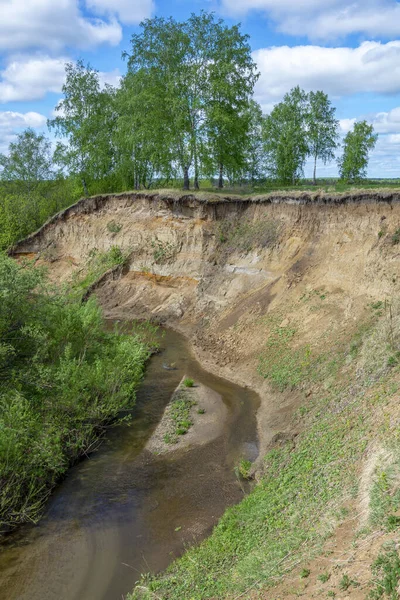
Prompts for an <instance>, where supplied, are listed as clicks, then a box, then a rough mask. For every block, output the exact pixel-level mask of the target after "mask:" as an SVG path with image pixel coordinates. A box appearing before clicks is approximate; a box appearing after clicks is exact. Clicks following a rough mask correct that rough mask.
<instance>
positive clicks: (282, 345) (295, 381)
mask: <svg viewBox="0 0 400 600" xmlns="http://www.w3.org/2000/svg"><path fill="white" fill-rule="evenodd" d="M278 320H279V319H278ZM275 321H276V319H275ZM271 324H272V327H271V329H270V333H269V336H268V339H267V342H266V345H265V350H264V352H263V354H262V355H261V357H260V360H259V366H258V372H259V373H260V375H262V377H264V378H265V379H269V380H270V382H271V383H272V384H273V385H274V386H275V387H276V388H277V389H278V390H279V391H283V390H285V389H286V388H291V389H294V388H295V387H297V386H298V385H299V384H300V383H301V382H302V381H304V380H305V379H307V377H308V376H309V375H310V371H311V368H314V366H315V363H316V358H315V357H313V355H312V351H311V348H310V346H303V347H301V348H297V349H293V348H292V341H293V338H294V336H295V335H296V329H295V328H294V327H293V326H291V327H279V326H277V325H276V323H275V324H274V323H273V322H272V323H271Z"/></svg>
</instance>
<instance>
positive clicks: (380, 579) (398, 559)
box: [368, 542, 400, 600]
mask: <svg viewBox="0 0 400 600" xmlns="http://www.w3.org/2000/svg"><path fill="white" fill-rule="evenodd" d="M372 575H373V579H372V585H373V589H372V590H371V591H370V594H369V596H368V597H369V598H370V599H371V600H380V598H387V599H388V600H398V598H399V595H398V594H399V585H400V555H399V552H398V547H397V545H396V544H395V543H394V542H390V543H389V544H387V545H386V546H385V547H383V548H382V550H381V552H380V554H379V556H378V558H377V559H376V561H375V562H374V563H373V565H372Z"/></svg>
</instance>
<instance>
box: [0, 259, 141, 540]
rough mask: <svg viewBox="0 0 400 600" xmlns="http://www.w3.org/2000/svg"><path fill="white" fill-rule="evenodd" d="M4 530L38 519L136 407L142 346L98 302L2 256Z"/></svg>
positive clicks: (0, 488)
mask: <svg viewBox="0 0 400 600" xmlns="http://www.w3.org/2000/svg"><path fill="white" fill-rule="evenodd" d="M0 339H1V344H0V381H1V392H0V530H2V531H4V530H7V529H8V528H10V527H13V526H15V525H18V524H19V523H21V522H25V521H33V522H35V521H36V520H37V519H38V517H39V516H40V509H41V507H42V505H43V502H44V501H45V499H46V498H47V495H48V493H49V490H51V488H52V487H53V486H54V485H55V483H56V482H57V480H58V479H59V478H60V477H61V476H62V475H63V473H65V471H66V470H67V468H68V467H69V466H70V465H71V464H72V463H73V462H74V461H76V460H77V459H78V458H79V457H80V456H82V455H84V454H87V453H88V452H90V451H91V450H92V449H93V448H94V447H95V445H96V440H97V439H98V436H99V435H101V433H102V431H104V426H105V425H106V424H107V423H109V422H110V421H111V420H113V419H115V418H116V417H117V416H118V414H119V413H120V411H121V410H122V409H127V408H130V407H132V406H133V404H134V399H135V389H136V387H137V385H138V383H139V381H140V380H141V377H142V373H143V365H144V362H145V360H146V359H147V358H148V356H149V349H148V347H147V346H146V345H145V344H144V343H143V342H142V340H141V338H140V337H139V335H132V336H128V335H121V334H117V333H114V332H106V331H105V328H104V323H103V320H102V317H101V313H100V310H99V308H98V307H97V305H96V303H95V301H94V300H93V299H90V300H89V301H88V302H87V303H86V304H81V303H80V302H74V301H71V300H69V299H67V298H66V297H65V296H63V295H62V294H60V293H58V292H57V291H55V290H54V289H52V290H51V293H50V290H49V289H48V286H47V282H46V279H45V276H44V273H43V271H41V270H39V269H36V268H34V267H32V266H30V265H28V264H27V265H19V264H17V263H16V262H14V261H12V260H10V259H8V258H6V257H4V256H1V255H0Z"/></svg>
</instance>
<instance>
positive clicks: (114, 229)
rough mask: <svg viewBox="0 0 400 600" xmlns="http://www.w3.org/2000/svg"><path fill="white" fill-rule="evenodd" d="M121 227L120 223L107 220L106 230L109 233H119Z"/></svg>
mask: <svg viewBox="0 0 400 600" xmlns="http://www.w3.org/2000/svg"><path fill="white" fill-rule="evenodd" d="M121 229H122V225H120V224H119V223H117V222H116V221H109V222H108V223H107V230H108V231H109V232H110V233H119V232H120V231H121Z"/></svg>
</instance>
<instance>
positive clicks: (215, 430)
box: [146, 376, 228, 454]
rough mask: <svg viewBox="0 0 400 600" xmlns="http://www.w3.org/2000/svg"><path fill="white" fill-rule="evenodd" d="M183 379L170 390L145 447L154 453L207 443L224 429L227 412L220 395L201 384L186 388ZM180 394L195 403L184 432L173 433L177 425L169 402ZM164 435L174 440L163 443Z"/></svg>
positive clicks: (174, 450) (187, 448)
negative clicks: (188, 425) (168, 400)
mask: <svg viewBox="0 0 400 600" xmlns="http://www.w3.org/2000/svg"><path fill="white" fill-rule="evenodd" d="M185 379H186V376H185V377H183V379H182V381H181V383H180V384H179V386H178V387H177V388H176V390H175V392H174V393H173V395H172V397H171V401H170V403H169V404H168V406H167V407H166V409H165V412H164V415H163V417H162V419H161V421H160V423H159V425H158V426H157V429H156V430H155V432H154V433H153V435H152V437H151V438H150V440H149V441H148V443H147V445H146V450H148V451H149V452H152V453H153V454H166V453H170V452H177V451H181V450H189V449H190V448H192V447H193V446H199V445H201V444H207V443H208V442H211V440H214V439H215V438H216V437H218V436H219V435H220V434H221V432H222V430H223V428H224V424H225V421H226V418H227V414H228V411H227V408H226V406H225V404H224V402H223V400H222V397H221V396H220V395H219V394H218V393H217V392H215V391H214V390H212V389H211V388H209V387H207V386H205V385H203V384H201V383H196V382H195V384H194V386H193V387H191V388H187V387H185V386H184V385H183V382H184V380H185ZM181 394H183V397H184V398H185V399H188V400H191V401H193V402H194V405H193V406H192V407H191V409H190V417H189V418H190V420H191V421H192V426H191V427H190V429H189V431H188V432H187V433H186V434H185V435H177V436H174V431H175V427H176V424H175V422H174V421H173V420H172V418H171V405H172V403H173V402H174V400H176V399H177V398H179V396H180V395H181ZM199 411H201V413H199ZM203 411H204V413H203ZM166 435H167V436H168V435H169V436H174V438H175V440H176V442H175V443H168V442H166V441H165V436H166Z"/></svg>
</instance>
